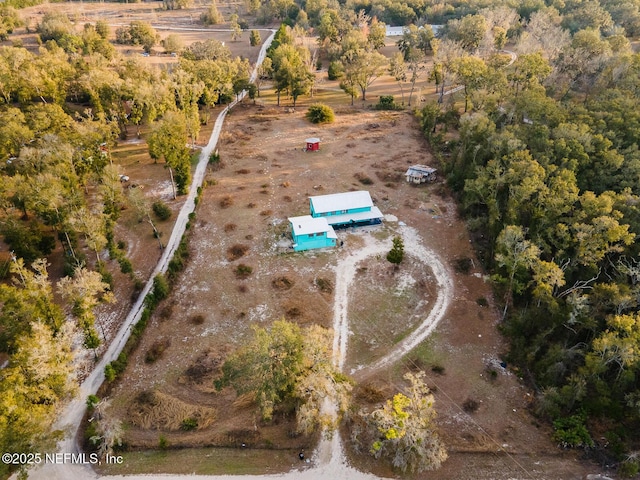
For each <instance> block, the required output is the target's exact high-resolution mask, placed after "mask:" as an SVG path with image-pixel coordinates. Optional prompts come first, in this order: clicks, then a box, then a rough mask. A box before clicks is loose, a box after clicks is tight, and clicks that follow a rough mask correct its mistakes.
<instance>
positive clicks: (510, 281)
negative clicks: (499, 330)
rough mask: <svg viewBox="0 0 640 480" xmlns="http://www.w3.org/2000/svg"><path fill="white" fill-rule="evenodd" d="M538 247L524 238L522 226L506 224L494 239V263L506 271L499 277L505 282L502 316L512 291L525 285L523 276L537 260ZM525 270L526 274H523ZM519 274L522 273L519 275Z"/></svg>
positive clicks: (518, 289)
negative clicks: (504, 275)
mask: <svg viewBox="0 0 640 480" xmlns="http://www.w3.org/2000/svg"><path fill="white" fill-rule="evenodd" d="M539 256H540V249H539V248H538V247H537V246H535V245H533V244H532V243H531V242H530V241H529V240H526V239H525V236H524V231H523V229H522V227H519V226H514V225H507V226H506V227H505V228H504V230H502V232H500V235H498V239H497V240H496V264H497V265H498V266H499V267H501V268H503V269H504V270H505V271H506V278H504V277H499V278H500V280H501V281H505V280H506V283H507V293H506V298H505V305H504V312H503V318H504V317H505V316H506V314H507V309H508V308H509V305H510V303H511V301H512V296H513V293H514V292H515V293H522V291H523V289H524V288H525V286H526V281H525V280H524V278H526V277H527V274H528V270H529V269H531V268H532V267H533V266H534V265H535V264H536V263H537V261H538V259H539ZM523 271H526V272H527V273H526V274H523ZM519 274H521V275H523V277H524V278H523V277H520V276H519Z"/></svg>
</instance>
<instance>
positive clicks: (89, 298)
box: [58, 268, 115, 348]
mask: <svg viewBox="0 0 640 480" xmlns="http://www.w3.org/2000/svg"><path fill="white" fill-rule="evenodd" d="M58 291H59V292H60V294H61V295H62V297H63V298H64V299H66V300H67V301H69V302H70V303H71V309H70V310H71V313H72V314H73V316H74V317H75V318H76V319H77V320H78V324H79V326H80V328H81V329H82V331H83V332H84V335H85V346H87V347H88V348H95V347H94V346H93V345H94V342H95V339H98V343H99V337H98V335H97V333H96V331H95V321H96V315H95V308H96V307H97V306H98V304H99V303H102V302H113V301H114V300H115V298H114V297H113V294H112V293H111V292H110V291H109V285H108V284H106V283H105V282H104V281H103V280H102V275H100V273H98V272H95V271H91V270H87V269H86V268H78V269H76V271H75V273H74V275H73V278H71V277H65V278H63V279H62V280H60V282H58ZM100 326H101V325H100ZM101 327H102V326H101ZM102 335H103V337H104V336H105V332H104V330H103V331H102Z"/></svg>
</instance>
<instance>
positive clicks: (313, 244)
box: [293, 234, 336, 252]
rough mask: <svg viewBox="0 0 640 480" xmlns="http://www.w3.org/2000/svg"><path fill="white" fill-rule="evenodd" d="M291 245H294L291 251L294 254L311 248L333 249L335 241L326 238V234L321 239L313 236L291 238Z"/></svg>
mask: <svg viewBox="0 0 640 480" xmlns="http://www.w3.org/2000/svg"><path fill="white" fill-rule="evenodd" d="M293 243H294V244H296V246H295V247H293V249H294V250H295V251H296V252H301V251H303V250H311V249H313V248H325V247H335V246H336V239H335V238H327V236H326V234H325V235H323V236H321V237H316V236H315V235H314V236H313V237H309V235H298V236H297V237H293Z"/></svg>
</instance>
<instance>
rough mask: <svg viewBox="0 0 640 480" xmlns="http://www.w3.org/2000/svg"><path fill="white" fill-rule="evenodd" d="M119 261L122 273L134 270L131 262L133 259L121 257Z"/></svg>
mask: <svg viewBox="0 0 640 480" xmlns="http://www.w3.org/2000/svg"><path fill="white" fill-rule="evenodd" d="M118 263H119V264H120V271H121V272H122V273H131V272H133V265H132V264H131V260H129V259H128V258H119V259H118Z"/></svg>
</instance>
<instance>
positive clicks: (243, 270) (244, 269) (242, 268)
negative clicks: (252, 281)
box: [235, 263, 253, 278]
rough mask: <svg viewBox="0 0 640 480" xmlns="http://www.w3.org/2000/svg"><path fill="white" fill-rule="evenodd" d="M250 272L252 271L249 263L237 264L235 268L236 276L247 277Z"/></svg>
mask: <svg viewBox="0 0 640 480" xmlns="http://www.w3.org/2000/svg"><path fill="white" fill-rule="evenodd" d="M251 272H253V268H251V267H250V266H249V265H245V264H244V263H241V264H240V265H238V266H237V267H236V270H235V273H236V277H238V278H247V277H248V276H249V275H251Z"/></svg>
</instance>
